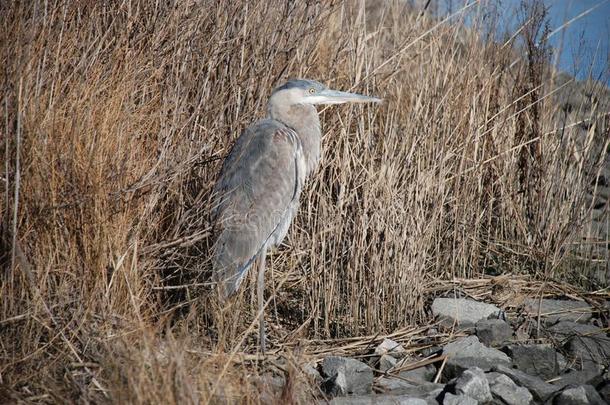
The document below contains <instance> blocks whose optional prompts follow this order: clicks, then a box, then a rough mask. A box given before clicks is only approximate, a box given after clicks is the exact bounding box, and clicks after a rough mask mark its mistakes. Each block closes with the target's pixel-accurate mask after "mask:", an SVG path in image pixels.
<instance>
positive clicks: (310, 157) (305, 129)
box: [268, 103, 322, 174]
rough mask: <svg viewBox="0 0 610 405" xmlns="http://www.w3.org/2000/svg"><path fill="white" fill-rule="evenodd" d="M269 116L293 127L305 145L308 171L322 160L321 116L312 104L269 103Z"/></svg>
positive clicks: (304, 151) (304, 150)
mask: <svg viewBox="0 0 610 405" xmlns="http://www.w3.org/2000/svg"><path fill="white" fill-rule="evenodd" d="M268 113H269V117H270V118H273V119H274V120H277V121H279V122H281V123H282V124H284V125H286V126H287V127H290V128H292V129H293V130H294V131H295V132H296V133H297V135H298V136H299V138H300V139H301V144H302V145H303V155H304V156H305V162H306V164H307V173H308V174H309V173H311V171H312V170H314V169H315V168H316V166H317V165H318V161H319V160H320V138H321V137H322V132H321V130H320V118H319V117H318V111H317V110H316V108H315V107H314V106H312V105H292V106H278V105H276V104H273V103H270V104H269V112H268Z"/></svg>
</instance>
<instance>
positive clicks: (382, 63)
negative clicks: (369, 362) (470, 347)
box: [0, 0, 610, 403]
mask: <svg viewBox="0 0 610 405" xmlns="http://www.w3.org/2000/svg"><path fill="white" fill-rule="evenodd" d="M0 13H1V15H2V23H1V31H0V52H1V53H0V58H1V60H2V63H1V66H2V73H1V76H0V79H1V86H2V89H3V92H2V97H1V101H2V108H1V113H0V117H1V118H2V119H1V123H2V126H1V127H2V137H1V138H0V147H1V148H0V149H1V152H0V156H1V157H2V159H1V160H2V162H3V164H4V167H3V170H2V197H1V200H0V204H1V205H0V210H1V211H0V214H1V215H2V222H1V232H2V239H1V241H0V260H1V263H2V274H1V276H0V294H1V299H0V398H2V397H4V399H6V400H7V401H9V402H13V401H17V400H21V401H27V402H43V403H70V402H83V403H86V402H102V403H103V402H130V403H197V402H208V401H211V402H223V401H227V400H229V401H239V402H258V401H259V400H266V399H267V400H273V397H272V395H273V394H272V393H271V392H270V391H268V387H267V386H266V385H265V384H263V383H261V384H258V383H257V381H259V380H257V379H256V378H252V376H251V375H250V374H251V373H253V372H254V373H257V372H263V371H264V370H266V369H268V368H269V367H271V368H273V367H275V369H276V370H281V372H284V373H286V374H287V375H290V376H292V377H291V378H292V380H291V381H292V383H291V384H289V388H287V389H285V390H284V392H283V393H282V401H283V402H289V401H297V402H298V401H304V398H306V395H308V391H307V390H308V388H307V384H305V383H304V380H303V376H302V375H300V374H299V373H298V372H296V371H295V370H296V364H298V363H299V362H301V361H303V359H304V358H308V356H311V355H315V353H316V349H311V348H309V349H308V347H310V346H312V345H316V344H321V343H320V342H321V341H320V339H328V338H334V339H344V338H349V337H352V336H360V335H371V334H372V335H377V334H379V335H385V334H390V333H393V332H395V331H404V330H419V329H417V327H415V326H414V325H415V324H416V323H418V322H424V323H425V322H426V321H427V317H426V314H425V312H424V308H425V302H426V300H427V299H429V297H430V296H431V295H432V294H434V293H435V289H434V288H431V286H433V285H437V283H438V282H439V280H451V279H453V278H456V277H458V278H471V277H477V276H480V275H482V274H485V273H489V272H496V273H500V272H506V273H510V274H528V275H530V277H532V279H540V280H543V281H545V280H551V279H560V278H561V277H565V276H570V277H572V278H573V279H575V280H577V281H579V282H587V281H588V276H587V274H588V273H587V271H588V268H589V267H591V266H592V265H591V264H590V263H592V262H591V260H590V259H591V257H590V256H587V255H583V253H582V252H579V254H578V255H576V254H574V249H573V248H572V246H573V245H574V244H575V243H578V244H581V243H582V241H581V235H582V232H581V231H582V229H583V227H584V226H585V225H586V224H587V221H588V220H589V218H590V212H591V207H590V206H588V205H587V204H585V201H586V195H587V190H588V187H589V185H590V184H591V183H592V181H593V180H594V179H595V178H596V177H595V176H596V175H597V173H598V172H597V169H598V167H599V165H600V164H601V162H602V161H603V158H604V154H605V151H606V148H607V147H608V146H607V144H604V142H607V141H608V139H610V137H608V132H607V120H606V121H603V120H598V119H597V116H598V115H599V113H601V112H603V111H599V110H598V109H597V107H595V106H592V107H591V108H590V110H589V111H588V114H589V117H590V119H591V120H592V121H594V122H595V125H590V126H589V127H587V128H586V129H585V130H584V132H582V131H581V132H576V128H577V127H578V126H579V125H580V123H579V122H570V121H567V122H565V124H566V127H565V129H562V128H561V127H560V126H558V120H557V118H556V117H557V112H558V110H559V109H558V107H557V106H556V103H554V101H553V97H552V95H553V94H555V93H556V88H555V87H554V86H553V85H551V83H552V82H551V81H549V80H546V79H544V78H543V76H542V75H541V73H540V72H541V71H540V69H542V67H541V66H540V65H541V64H543V63H546V60H545V58H544V57H542V58H538V57H534V58H533V59H532V58H530V59H526V60H525V61H524V62H519V63H515V62H514V55H515V49H514V46H513V43H512V42H507V43H505V44H502V43H500V44H498V43H492V42H484V41H481V39H480V38H479V37H477V36H476V35H475V34H474V33H472V32H467V31H465V30H464V29H462V28H460V27H459V25H458V26H454V25H451V24H449V23H448V22H442V23H439V22H438V21H435V20H432V19H430V18H429V17H427V16H420V15H419V14H418V13H414V12H412V10H409V9H408V8H407V7H406V6H404V5H403V3H402V2H394V1H388V2H382V1H379V2H370V3H367V4H366V6H365V5H364V3H358V4H356V3H354V2H341V1H328V2H317V1H304V2H284V1H247V2H246V1H243V2H240V1H235V2H230V1H220V2H219V1H208V0H202V1H187V2H180V3H171V2H165V1H161V2H145V1H124V2H112V1H110V2H89V1H76V2H73V1H56V2H37V1H34V2H5V3H2V5H0ZM458 16H459V13H458V15H456V17H458ZM454 20H455V19H454ZM537 24H540V22H539V21H538V22H537ZM530 32H532V33H534V34H535V33H536V32H537V31H536V30H535V27H534V28H532V30H531V31H530ZM530 45H531V44H530ZM287 77H309V78H314V79H319V80H321V81H323V82H326V83H328V84H329V85H332V86H334V87H337V88H342V89H346V90H349V89H353V90H356V91H358V92H362V93H365V94H373V95H378V96H380V97H383V98H384V104H383V105H382V106H381V107H380V108H377V107H360V106H358V107H340V108H329V109H327V110H324V111H323V112H322V117H321V118H322V123H323V129H324V137H323V160H322V164H321V168H320V170H319V171H318V172H317V174H316V175H315V178H314V179H313V180H312V181H311V182H310V183H309V184H308V187H307V189H306V191H305V192H304V194H303V197H302V209H301V212H300V214H299V216H298V218H297V220H296V222H295V223H294V224H293V226H292V229H291V232H290V234H289V238H288V240H287V243H286V246H284V247H282V248H281V249H280V250H279V251H278V252H276V253H275V254H273V255H272V257H271V259H270V262H269V263H270V264H269V267H270V268H269V270H268V271H269V273H270V276H269V277H268V279H269V280H270V282H269V283H268V287H267V294H268V297H270V298H269V302H268V306H267V308H268V312H267V313H268V314H269V317H268V322H269V323H270V326H271V330H270V331H269V333H270V334H271V337H272V338H273V341H274V342H275V345H276V347H278V348H281V349H282V350H281V356H282V359H283V363H282V364H279V365H274V364H272V363H273V360H269V361H268V362H266V363H261V364H262V365H263V366H264V367H261V368H258V369H257V368H255V367H250V366H252V365H254V364H259V363H257V358H256V356H252V357H249V355H245V354H243V353H244V352H245V353H247V352H251V351H252V350H253V347H254V343H255V341H254V340H253V336H254V333H253V332H254V327H255V324H256V322H254V321H255V315H256V314H255V309H254V308H255V305H253V302H254V301H253V298H254V297H253V295H252V292H251V289H250V288H249V286H246V288H244V289H243V292H242V294H241V295H240V296H239V297H238V298H236V299H235V300H234V301H233V302H232V303H231V305H230V306H229V307H227V308H224V309H220V308H218V307H217V305H216V304H215V303H214V301H213V299H211V295H210V294H209V292H210V291H212V286H211V285H210V279H209V272H210V269H209V262H208V248H209V245H210V243H211V241H212V239H211V235H210V224H209V221H208V213H209V207H208V202H209V192H210V189H211V186H212V184H213V181H214V179H215V176H216V173H217V170H218V168H219V165H220V162H221V161H222V158H223V156H225V155H226V154H227V153H228V150H229V148H230V146H231V144H232V141H233V140H234V139H235V138H236V137H237V136H238V135H239V133H240V131H241V130H242V129H243V128H244V127H245V126H247V125H248V124H249V123H250V122H252V121H253V120H255V119H257V118H259V117H262V116H263V115H264V113H265V106H266V100H267V97H268V95H269V92H270V91H271V89H272V88H273V86H274V85H276V84H278V83H280V82H281V81H282V80H284V79H285V78H287ZM574 108H578V107H577V106H575V107H574ZM570 117H571V116H570ZM572 124H574V125H572ZM577 134H578V135H577ZM583 134H584V135H583ZM534 168H535V175H531V173H530V172H531V170H534ZM583 251H587V250H586V249H584V250H583ZM602 265H607V264H606V263H603V264H602ZM405 336H407V335H405ZM409 336H410V335H409ZM403 337H404V336H403ZM405 339H406V338H405ZM312 347H314V346H312ZM244 365H249V367H243V366H244ZM266 367H267V368H266ZM257 370H258V371H257ZM265 395H266V396H265Z"/></svg>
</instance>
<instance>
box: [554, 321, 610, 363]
mask: <svg viewBox="0 0 610 405" xmlns="http://www.w3.org/2000/svg"><path fill="white" fill-rule="evenodd" d="M548 331H549V332H550V333H551V334H552V335H553V336H554V337H555V338H556V339H557V340H559V342H560V343H563V344H564V346H565V348H566V349H567V351H568V353H569V354H570V355H572V356H573V357H575V358H577V359H580V360H581V361H585V362H586V361H593V362H595V363H599V364H603V365H610V360H609V359H610V338H609V337H608V335H606V333H605V332H604V331H603V330H602V329H600V328H598V327H596V326H593V325H581V324H578V323H575V322H559V323H558V324H557V325H553V326H552V327H550V328H549V329H548Z"/></svg>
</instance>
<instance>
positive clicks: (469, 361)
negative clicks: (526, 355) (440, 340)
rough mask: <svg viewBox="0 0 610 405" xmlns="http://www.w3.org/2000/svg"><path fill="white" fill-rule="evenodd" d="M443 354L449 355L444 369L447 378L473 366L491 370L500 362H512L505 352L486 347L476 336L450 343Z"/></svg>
mask: <svg viewBox="0 0 610 405" xmlns="http://www.w3.org/2000/svg"><path fill="white" fill-rule="evenodd" d="M443 354H445V355H447V356H448V359H447V363H446V364H445V371H444V373H445V375H446V376H447V378H453V377H455V376H457V375H459V374H461V372H462V371H464V370H467V369H469V368H472V367H478V368H480V369H482V370H483V371H489V370H491V369H492V367H494V366H496V365H498V364H504V365H509V364H510V358H509V357H508V356H507V355H506V354H505V353H502V352H501V351H500V350H497V349H492V348H489V347H486V346H485V345H483V344H481V343H480V342H479V339H478V338H477V337H476V336H467V337H464V338H461V339H458V340H456V341H455V342H452V343H449V344H448V345H446V346H445V348H444V349H443Z"/></svg>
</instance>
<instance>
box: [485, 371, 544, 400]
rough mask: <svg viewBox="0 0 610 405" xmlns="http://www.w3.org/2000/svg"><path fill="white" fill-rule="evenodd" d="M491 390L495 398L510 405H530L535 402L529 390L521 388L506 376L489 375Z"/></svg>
mask: <svg viewBox="0 0 610 405" xmlns="http://www.w3.org/2000/svg"><path fill="white" fill-rule="evenodd" d="M485 377H486V378H487V381H488V382H489V388H490V390H491V393H492V395H493V396H494V397H496V398H499V399H500V400H502V402H503V403H505V404H508V405H528V404H531V403H532V401H533V399H534V398H533V397H532V394H531V393H530V392H529V391H528V390H527V388H524V387H519V386H517V384H515V382H514V381H513V380H511V379H510V378H509V377H507V376H506V375H504V374H500V373H495V372H492V373H487V374H486V375H485Z"/></svg>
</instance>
